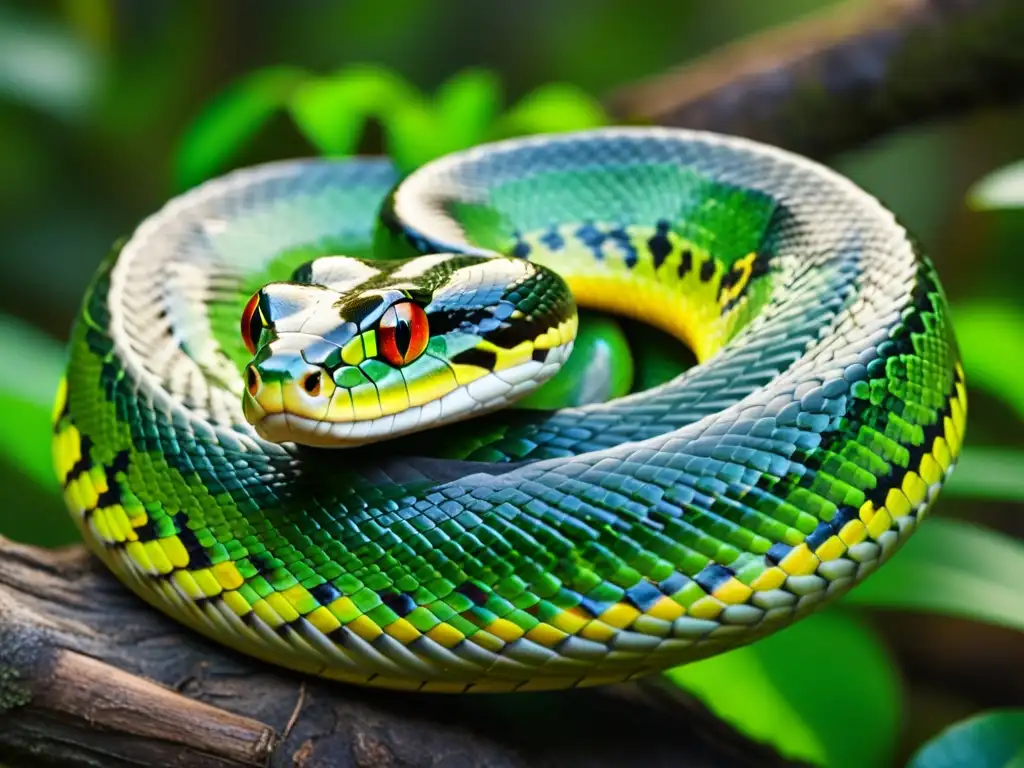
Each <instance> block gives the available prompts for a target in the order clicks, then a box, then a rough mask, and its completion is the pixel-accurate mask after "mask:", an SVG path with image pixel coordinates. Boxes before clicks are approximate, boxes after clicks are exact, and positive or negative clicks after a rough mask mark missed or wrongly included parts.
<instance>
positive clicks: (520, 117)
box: [491, 83, 609, 137]
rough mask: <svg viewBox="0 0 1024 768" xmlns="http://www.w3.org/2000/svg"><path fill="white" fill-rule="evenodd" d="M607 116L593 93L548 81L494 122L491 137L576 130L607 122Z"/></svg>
mask: <svg viewBox="0 0 1024 768" xmlns="http://www.w3.org/2000/svg"><path fill="white" fill-rule="evenodd" d="M608 122H609V117H608V115H607V114H606V113H605V111H604V109H603V108H602V107H601V104H600V102H598V101H597V99H595V98H594V97H593V96H590V95H589V94H588V93H586V92H585V91H583V90H582V89H580V88H577V87H576V86H575V85H570V84H569V83H548V84H547V85H542V86H540V87H539V88H537V89H536V90H534V91H532V92H531V93H529V94H527V95H526V96H524V97H523V99H522V100H521V101H520V102H519V103H518V104H516V105H515V106H514V107H512V109H510V110H509V111H508V112H506V113H505V114H504V115H503V116H502V117H501V118H500V119H499V120H498V121H497V123H496V124H495V125H494V127H493V128H492V131H491V134H492V136H494V137H505V136H520V135H525V134H533V133H558V132H561V131H578V130H582V129H585V128H596V127H598V126H602V125H607V124H608Z"/></svg>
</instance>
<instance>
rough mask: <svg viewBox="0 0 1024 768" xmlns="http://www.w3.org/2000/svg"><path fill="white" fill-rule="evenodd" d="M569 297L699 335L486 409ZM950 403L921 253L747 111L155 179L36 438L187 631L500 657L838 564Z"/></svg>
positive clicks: (512, 675) (591, 648)
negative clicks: (725, 127)
mask: <svg viewBox="0 0 1024 768" xmlns="http://www.w3.org/2000/svg"><path fill="white" fill-rule="evenodd" d="M577 304H578V305H579V306H581V307H588V308H595V309H599V310H604V311H609V312H612V313H618V314H623V315H628V316H632V317H634V318H637V319H639V320H641V321H643V322H644V323H646V324H649V325H651V326H655V327H658V328H661V329H663V330H665V331H668V332H669V333H670V334H672V335H674V336H675V337H677V338H678V339H679V340H680V341H682V342H684V343H685V344H687V345H689V346H690V348H691V349H692V350H693V351H694V353H695V354H696V356H697V359H698V365H696V366H694V367H692V368H691V369H689V370H687V371H686V372H684V373H683V374H681V375H680V376H678V377H676V378H674V379H673V380H671V381H669V382H667V383H665V384H662V385H660V386H656V387H654V388H652V389H648V390H646V391H640V392H635V393H632V394H629V395H628V396H626V397H622V398H619V399H615V400H612V401H610V402H606V403H599V404H592V405H585V406H580V407H573V408H563V409H561V410H557V411H537V410H529V409H514V408H512V409H508V408H504V406H506V405H508V404H511V403H513V402H514V401H515V400H517V399H518V398H519V397H521V396H523V395H525V394H526V393H528V392H530V391H532V390H533V389H535V388H536V387H538V386H539V385H540V384H541V383H542V382H543V381H544V380H546V379H547V378H549V377H550V376H551V375H552V374H554V373H555V372H556V371H557V370H558V369H559V367H560V365H561V364H562V363H563V362H564V361H565V359H566V358H567V357H568V355H569V354H570V350H571V349H572V345H573V339H574V336H575V334H576V330H577V320H576V317H577V316H576V305H577ZM240 325H241V327H240ZM965 418H966V396H965V391H964V378H963V370H962V368H961V366H960V363H959V360H958V355H957V351H956V343H955V340H954V336H953V332H952V329H951V327H950V320H949V316H948V311H947V308H946V303H945V299H944V296H943V293H942V288H941V286H940V284H939V281H938V279H937V277H936V274H935V272H934V269H933V268H932V266H931V265H930V263H929V262H928V260H927V259H926V258H925V257H923V256H922V255H921V254H920V253H919V251H918V249H917V247H916V246H915V244H914V242H913V240H912V239H911V238H910V237H909V236H908V234H907V232H906V231H905V230H904V229H903V227H902V226H900V225H899V223H898V222H897V221H896V220H895V218H894V217H893V216H892V215H891V214H890V213H889V212H888V211H887V210H886V209H885V208H884V207H883V206H882V205H881V204H880V203H878V202H877V201H876V200H875V199H874V198H873V197H871V196H870V195H868V194H866V193H865V192H863V191H861V190H860V189H858V188H857V187H856V186H855V185H853V184H852V183H851V182H849V181H847V180H846V179H844V178H842V177H841V176H839V175H837V174H836V173H834V172H832V171H830V170H828V169H826V168H824V167H822V166H820V165H817V164H815V163H813V162H811V161H809V160H806V159H804V158H801V157H799V156H796V155H793V154H789V153H787V152H784V151H782V150H779V149H775V148H772V147H769V146H766V145H762V144H758V143H755V142H751V141H748V140H741V139H738V138H730V137H725V136H719V135H714V134H708V133H701V132H692V131H685V130H672V129H659V128H611V129H600V130H595V131H588V132H581V133H572V134H560V135H553V136H542V137H533V138H527V139H517V140H509V141H504V142H499V143H496V144H491V145H485V146H482V147H478V148H474V149H471V150H467V151H465V152H461V153H457V154H453V155H449V156H446V157H443V158H440V159H438V160H436V161H433V162H431V163H428V164H427V165H425V166H423V167H422V168H420V169H418V170H417V171H415V172H413V173H412V174H410V175H409V176H407V177H406V178H405V179H402V180H399V179H398V177H397V175H396V172H395V170H394V169H393V168H392V166H391V165H390V164H389V163H388V162H387V161H386V160H382V159H370V158H364V159H348V160H306V161H287V162H278V163H272V164H268V165H263V166H259V167H255V168H250V169H244V170H240V171H235V172H232V173H230V174H228V175H226V176H224V177H222V178H218V179H214V180H212V181H209V182H207V183H205V184H203V185H201V186H200V187H198V188H196V189H194V190H192V191H190V192H187V193H185V194H183V195H181V196H180V197H178V198H176V199H173V200H171V201H170V202H169V203H168V204H167V205H166V206H165V207H164V208H163V209H162V210H161V211H160V212H158V213H156V214H155V215H153V216H151V217H150V218H148V219H147V220H145V221H144V222H143V223H142V224H141V225H140V226H139V227H138V228H137V229H136V231H135V232H134V234H133V235H132V236H131V237H130V238H128V239H127V240H125V241H123V242H122V243H121V244H119V246H118V247H117V248H116V249H115V253H114V254H112V255H111V256H110V257H109V258H108V259H106V260H105V261H104V262H103V263H102V266H101V267H100V269H99V271H98V274H97V275H96V277H95V279H94V281H93V282H92V284H91V287H90V288H89V290H88V293H87V295H86V297H85V299H84V303H83V306H82V310H81V313H80V315H79V317H78V320H77V321H76V324H75V326H74V329H73V332H72V337H71V342H70V352H69V365H68V368H67V375H66V378H65V380H64V381H63V382H62V385H61V389H60V392H59V394H58V398H57V403H56V406H55V411H54V434H55V439H54V455H55V463H56V468H57V472H58V474H59V477H60V479H61V481H62V482H63V484H64V493H65V498H66V501H67V504H68V507H69V509H70V511H71V513H72V515H73V517H74V519H75V521H76V522H77V524H78V526H79V527H80V529H81V532H82V534H83V536H84V538H85V540H86V541H87V542H88V543H89V545H90V547H91V548H92V549H93V551H94V552H95V553H96V554H97V555H98V556H99V557H100V558H101V559H102V560H103V561H104V563H105V564H106V565H107V566H108V567H109V568H110V569H111V570H112V571H113V572H114V573H116V574H117V575H118V577H119V578H120V579H122V580H123V581H124V582H125V583H126V584H127V585H128V586H129V587H131V589H133V590H134V591H135V592H136V593H138V594H139V595H140V596H142V597H143V598H145V599H146V600H148V601H149V602H150V603H152V604H153V605H154V606H156V607H157V608H159V609H160V610H162V611H164V612H166V613H167V614H169V615H171V616H172V617H174V618H175V619H177V620H179V621H181V622H183V623H185V624H187V625H189V626H191V627H193V628H195V629H197V630H199V631H200V632H203V633H205V634H206V635H208V636H209V637H211V638H213V639H215V640H217V641H219V642H221V643H224V644H227V645H230V646H232V647H234V648H236V649H238V650H240V651H242V652H244V653H247V654H250V655H253V656H256V657H259V658H261V659H264V660H266V661H268V662H272V663H275V664H279V665H283V666H287V667H290V668H293V669H297V670H302V671H306V672H309V673H313V674H317V675H322V676H326V677H329V678H334V679H337V680H342V681H346V682H352V683H359V684H369V685H374V686H383V687H389V688H398V689H406V690H422V691H437V692H454V693H458V692H477V691H514V690H536V689H547V688H566V687H572V686H578V685H599V684H604V683H611V682H616V681H622V680H627V679H630V678H635V677H638V676H641V675H646V674H650V673H653V672H656V671H658V670H661V669H664V668H666V667H668V666H670V665H677V664H682V663H685V662H688V661H692V660H696V659H700V658H703V657H707V656H709V655H712V654H716V653H719V652H722V651H724V650H727V649H730V648H733V647H736V646H738V645H741V644H744V643H748V642H751V641H753V640H756V639H758V638H761V637H763V636H765V635H767V634H769V633H771V632H773V631H775V630H776V629H778V628H780V627H783V626H785V625H786V624H787V623H789V622H791V621H793V620H794V619H797V618H799V617H801V616H803V615H806V614H807V613H808V612H810V611H812V610H814V609H816V608H817V607H819V606H820V605H822V604H823V603H825V602H828V601H830V600H832V599H834V598H836V597H837V596H839V595H841V594H842V593H844V592H845V591H846V590H848V589H849V588H850V587H851V586H853V585H854V584H856V583H858V582H859V581H860V580H861V579H863V578H864V577H865V576H867V575H868V574H869V573H871V572H872V571H873V570H874V569H875V568H876V567H877V566H878V565H879V564H880V563H882V562H883V561H884V560H885V559H886V558H887V557H889V556H890V555H891V554H892V553H893V552H894V551H895V550H896V549H897V548H898V547H899V546H900V544H901V543H902V542H904V541H905V540H906V539H907V537H908V536H909V535H910V534H911V533H912V531H913V530H914V529H915V527H916V525H917V523H918V521H919V519H920V518H921V517H922V516H923V515H924V514H925V513H926V511H927V510H928V508H929V506H930V505H931V504H932V503H933V502H934V500H935V498H936V495H937V493H938V491H939V489H940V487H941V486H942V483H943V481H944V479H945V478H946V477H947V476H948V475H949V473H950V472H951V471H952V469H953V466H954V465H955V463H956V458H957V455H958V453H959V450H960V446H961V442H962V437H963V432H964V427H965Z"/></svg>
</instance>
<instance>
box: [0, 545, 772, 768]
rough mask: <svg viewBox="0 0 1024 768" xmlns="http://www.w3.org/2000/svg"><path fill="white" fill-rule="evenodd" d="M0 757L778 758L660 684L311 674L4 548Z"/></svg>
mask: <svg viewBox="0 0 1024 768" xmlns="http://www.w3.org/2000/svg"><path fill="white" fill-rule="evenodd" d="M0 763H5V764H8V765H10V766H32V767H33V768H35V766H45V765H60V766H104V768H111V767H113V768H117V767H118V766H154V767H158V766H181V767H185V766H187V767H189V768H191V767H195V768H207V766H209V767H211V768H212V767H214V766H216V768H227V767H228V766H232V767H235V766H265V765H271V766H304V767H305V768H314V767H320V766H362V767H364V768H372V767H376V766H381V767H383V766H404V765H442V764H443V765H474V766H544V765H551V766H555V765H558V766H563V765H623V764H638V765H651V766H656V765H687V766H773V765H785V764H788V763H785V762H784V761H783V760H782V759H781V758H779V757H778V756H777V755H776V754H775V753H774V752H772V751H770V750H769V749H768V748H766V747H764V746H762V745H759V744H756V743H754V742H752V741H750V740H748V739H747V738H745V737H744V736H742V735H740V734H739V733H737V732H736V731H734V730H732V729H731V728H730V727H729V726H727V725H725V724H724V723H722V722H721V721H720V720H718V719H717V718H715V717H714V716H713V715H711V714H710V713H709V712H708V711H707V710H705V709H704V708H703V707H702V706H701V705H700V704H699V703H697V702H696V701H695V700H693V699H691V698H688V697H686V696H685V695H683V694H681V693H680V692H678V691H676V690H675V689H672V688H670V687H668V686H665V685H664V684H659V683H657V682H648V683H643V684H633V685H622V686H615V687H611V688H605V689H589V690H579V691H567V692H562V693H547V694H513V695H505V696H501V695H477V696H441V695H426V694H419V695H412V694H405V693H397V692H388V691H374V690H369V689H362V688H356V687H352V686H345V685H341V684H338V683H331V682H329V681H322V680H318V679H313V678H304V677H302V676H301V675H297V674H291V673H289V672H287V671H282V670H277V669H274V668H272V667H270V666H269V665H265V664H261V663H259V662H256V661H252V660H250V659H247V658H245V657H243V656H241V655H239V654H235V653H232V652H230V651H227V650H225V649H222V648H220V647H219V646H217V645H215V644H213V643H210V642H207V641H206V640H205V639H203V638H202V637H200V636H198V635H196V634H195V633H193V632H191V631H189V630H187V629H184V628H182V627H179V626H178V625H177V624H175V623H174V622H172V621H171V620H169V619H166V618H165V617H164V616H163V615H162V614H160V613H158V612H157V611H156V610H154V609H152V608H150V607H149V606H148V605H146V604H145V603H144V602H143V601H142V600H140V599H139V598H137V597H136V596H135V595H133V594H131V593H130V592H129V591H128V590H127V589H125V588H123V587H122V586H121V585H120V584H119V583H118V582H117V581H116V580H115V579H114V578H113V576H111V575H109V574H108V573H107V572H106V571H105V570H104V569H103V567H102V566H101V565H100V564H99V563H98V561H95V560H94V559H93V558H92V557H91V556H89V555H88V554H87V553H86V551H85V550H84V549H83V548H81V547H74V548H70V549H66V550H58V551H51V550H42V549H36V548H32V547H26V546H21V545H18V544H14V543H12V542H10V541H8V540H6V539H3V538H2V537H0Z"/></svg>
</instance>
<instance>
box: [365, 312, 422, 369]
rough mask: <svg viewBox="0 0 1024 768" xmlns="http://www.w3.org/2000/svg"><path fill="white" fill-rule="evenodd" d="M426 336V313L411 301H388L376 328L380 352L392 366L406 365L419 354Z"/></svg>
mask: <svg viewBox="0 0 1024 768" xmlns="http://www.w3.org/2000/svg"><path fill="white" fill-rule="evenodd" d="M429 338H430V326H429V324H428V322H427V314H426V312H424V311H423V309H422V308H421V307H420V306H419V305H418V304H414V303H412V302H411V301H403V302H399V303H398V304H392V305H391V306H390V307H389V308H388V310H387V311H386V312H385V313H384V315H383V316H382V317H381V319H380V326H379V327H378V329H377V347H378V349H379V350H380V355H381V357H383V358H384V359H385V360H386V361H387V362H389V363H391V365H394V366H396V367H397V366H402V365H407V364H408V363H411V362H412V361H413V360H415V359H416V358H417V357H419V356H420V355H422V354H423V350H425V349H426V348H427V341H428V339H429Z"/></svg>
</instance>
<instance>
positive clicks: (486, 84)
mask: <svg viewBox="0 0 1024 768" xmlns="http://www.w3.org/2000/svg"><path fill="white" fill-rule="evenodd" d="M434 105H435V111H436V113H437V120H438V128H439V129H440V131H441V133H442V134H443V136H444V137H445V142H446V144H447V149H446V151H447V152H454V151H456V150H459V149H465V148H467V147H472V146H474V145H476V144H480V143H481V142H483V141H484V140H485V139H486V137H487V129H488V128H490V126H491V124H492V123H493V122H494V119H495V117H496V116H497V114H498V108H499V107H500V106H501V83H500V82H499V80H498V76H497V75H496V74H494V73H493V72H490V71H488V70H485V69H464V70H463V71H461V72H458V73H456V74H455V75H453V76H452V77H451V78H450V79H449V80H448V81H446V82H445V83H443V84H442V85H441V87H440V88H438V89H437V93H436V95H435V96H434ZM430 159H433V158H430Z"/></svg>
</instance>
